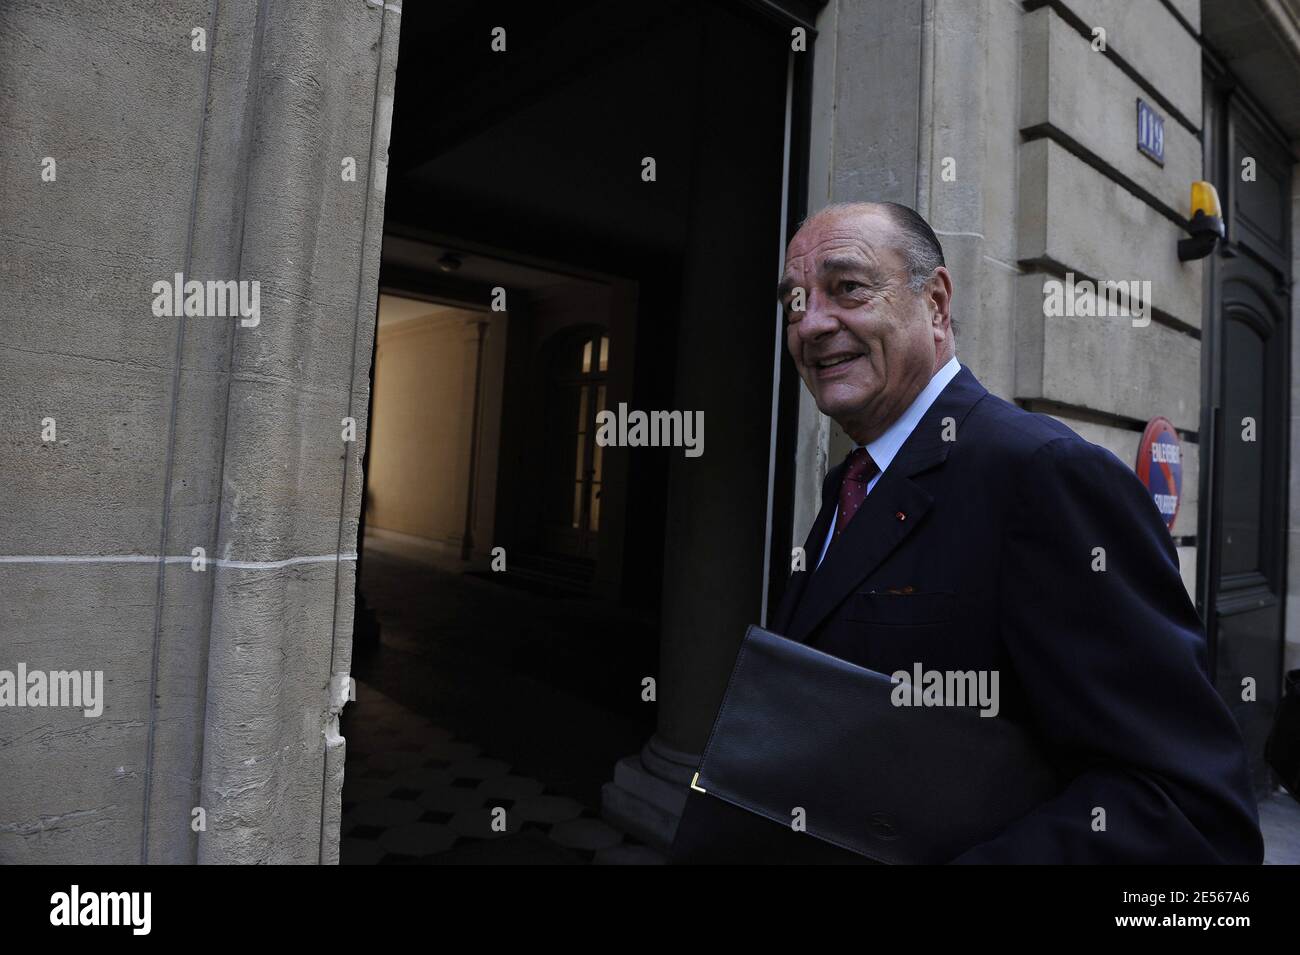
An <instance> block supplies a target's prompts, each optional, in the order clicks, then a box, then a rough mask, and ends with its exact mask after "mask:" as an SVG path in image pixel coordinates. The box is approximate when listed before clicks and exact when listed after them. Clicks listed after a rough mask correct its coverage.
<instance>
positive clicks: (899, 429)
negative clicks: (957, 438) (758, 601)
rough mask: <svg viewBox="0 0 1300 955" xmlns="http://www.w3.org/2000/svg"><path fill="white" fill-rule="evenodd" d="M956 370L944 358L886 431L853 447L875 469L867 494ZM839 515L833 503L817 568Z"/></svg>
mask: <svg viewBox="0 0 1300 955" xmlns="http://www.w3.org/2000/svg"><path fill="white" fill-rule="evenodd" d="M959 371H961V365H960V364H958V363H957V356H956V355H954V356H953V357H952V358H949V359H948V364H946V365H944V366H943V367H942V368H940V369H939V370H938V371H936V372H935V373H934V377H933V378H931V379H930V383H929V384H928V385H926V386H925V387H924V388H922V389H921V393H920V394H919V395H917V396H916V400H915V401H913V402H912V403H911V404H910V405H908V408H907V410H906V411H904V412H903V413H902V414H901V415H899V416H898V420H897V421H895V422H894V423H893V424H891V425H890V426H889V427H888V428H886V429H885V430H884V433H883V434H881V435H880V437H878V438H876V440H875V441H872V442H871V443H870V444H867V445H861V444H855V445H854V447H855V448H861V447H865V448H866V449H867V453H868V454H870V455H871V460H873V461H875V462H876V467H877V468H879V470H878V471H877V472H876V476H875V477H873V478H872V479H871V480H870V481H868V482H867V493H868V494H870V493H871V489H872V488H874V487H875V486H876V482H878V481H879V480H880V478H881V477H882V476H883V475H884V473H885V469H886V468H887V467H889V464H890V462H891V461H893V460H894V458H895V456H896V455H897V454H898V450H899V448H901V447H902V446H903V442H904V441H906V440H907V439H908V436H909V435H911V433H912V432H913V431H914V430H916V426H917V425H918V424H919V423H920V421H921V419H922V418H923V417H925V413H926V412H927V411H929V410H930V405H932V404H934V399H936V398H938V397H939V393H940V392H942V391H943V389H945V388H947V387H948V382H950V381H952V380H953V379H954V378H956V377H957V372H959ZM839 515H840V506H839V504H836V505H835V515H834V516H833V517H832V518H831V526H830V530H828V531H827V532H826V542H825V543H824V544H822V552H821V556H820V557H818V558H817V566H818V567H820V566H821V563H822V561H823V560H824V559H825V557H826V551H827V550H828V549H829V548H830V546H831V539H832V538H834V537H835V521H836V520H837V519H838V518H839Z"/></svg>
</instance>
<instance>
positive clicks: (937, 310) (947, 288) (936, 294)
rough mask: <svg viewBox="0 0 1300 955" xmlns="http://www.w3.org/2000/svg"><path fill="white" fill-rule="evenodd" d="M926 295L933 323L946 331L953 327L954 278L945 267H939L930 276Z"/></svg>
mask: <svg viewBox="0 0 1300 955" xmlns="http://www.w3.org/2000/svg"><path fill="white" fill-rule="evenodd" d="M926 295H927V297H928V298H929V300H930V314H931V315H932V316H933V317H932V319H931V321H933V322H937V323H938V324H939V325H940V326H942V327H943V328H944V329H945V330H947V329H949V328H950V327H951V317H952V276H951V275H950V274H949V273H948V270H947V269H946V268H945V267H944V266H942V265H941V266H939V267H938V268H937V269H935V270H934V274H933V275H931V276H930V281H929V282H928V283H927V285H926Z"/></svg>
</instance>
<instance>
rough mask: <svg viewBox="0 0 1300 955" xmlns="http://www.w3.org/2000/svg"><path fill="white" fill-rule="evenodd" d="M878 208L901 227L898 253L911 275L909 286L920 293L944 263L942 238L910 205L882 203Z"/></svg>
mask: <svg viewBox="0 0 1300 955" xmlns="http://www.w3.org/2000/svg"><path fill="white" fill-rule="evenodd" d="M879 205H880V207H881V208H882V209H887V210H888V211H889V217H890V218H891V219H892V220H893V221H894V225H896V226H898V232H899V236H900V238H901V242H900V243H899V247H898V251H899V252H900V253H901V254H902V256H903V261H904V262H905V263H906V264H907V272H908V274H909V275H910V276H911V281H909V282H908V283H907V287H908V288H909V289H911V290H912V291H913V292H919V291H921V289H922V287H924V285H925V282H926V280H927V279H928V278H929V277H930V276H931V275H933V274H934V270H935V269H937V268H939V266H941V265H943V264H944V261H943V246H942V245H940V244H939V237H938V236H937V235H935V234H934V230H933V229H932V228H930V223H928V222H926V221H925V219H923V218H921V214H920V213H919V212H917V211H916V210H915V209H913V208H911V207H910V206H905V205H903V204H902V203H901V202H882V203H879Z"/></svg>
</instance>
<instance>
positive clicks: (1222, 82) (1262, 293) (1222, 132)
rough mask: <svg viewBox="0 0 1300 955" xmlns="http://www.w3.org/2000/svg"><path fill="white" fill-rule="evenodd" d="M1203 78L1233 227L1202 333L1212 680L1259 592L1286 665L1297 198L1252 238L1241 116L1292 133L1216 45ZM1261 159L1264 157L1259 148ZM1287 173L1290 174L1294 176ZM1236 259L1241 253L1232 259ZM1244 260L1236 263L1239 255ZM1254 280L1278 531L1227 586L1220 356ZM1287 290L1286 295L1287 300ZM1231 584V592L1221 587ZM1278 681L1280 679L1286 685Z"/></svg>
mask: <svg viewBox="0 0 1300 955" xmlns="http://www.w3.org/2000/svg"><path fill="white" fill-rule="evenodd" d="M1203 77H1204V84H1203V122H1202V145H1203V162H1204V173H1203V175H1204V176H1205V178H1206V179H1207V180H1209V181H1210V182H1212V183H1214V184H1215V186H1216V188H1217V189H1218V190H1219V192H1220V195H1221V198H1222V204H1223V214H1224V217H1225V224H1226V226H1227V236H1226V238H1225V240H1223V241H1222V242H1221V243H1220V245H1219V248H1218V249H1216V251H1215V252H1214V253H1213V254H1212V255H1210V256H1209V257H1208V258H1206V259H1205V269H1204V276H1203V281H1204V299H1203V301H1204V308H1203V313H1202V318H1203V320H1202V336H1201V355H1202V361H1201V394H1202V400H1201V425H1200V452H1201V466H1200V487H1199V491H1200V500H1199V522H1198V524H1199V526H1198V529H1197V538H1198V540H1197V543H1198V555H1199V559H1198V561H1197V574H1196V605H1197V610H1198V612H1199V613H1200V615H1201V619H1202V620H1203V622H1204V624H1205V631H1206V639H1207V651H1208V665H1209V670H1210V676H1211V679H1212V680H1215V679H1217V677H1218V662H1219V653H1218V651H1219V629H1220V628H1219V614H1220V612H1221V611H1223V610H1226V611H1228V612H1229V613H1231V612H1236V611H1245V610H1248V609H1259V608H1260V607H1261V601H1267V600H1270V599H1273V598H1274V595H1276V601H1277V604H1278V611H1277V613H1278V641H1277V660H1276V664H1275V673H1274V674H1273V676H1275V677H1276V679H1277V680H1278V681H1279V682H1280V681H1281V679H1282V671H1283V668H1284V665H1285V653H1286V612H1287V542H1286V515H1287V514H1288V513H1289V507H1290V501H1289V474H1290V441H1289V439H1288V435H1289V421H1290V403H1289V396H1290V393H1291V374H1292V372H1291V359H1290V356H1291V336H1292V334H1293V332H1292V329H1291V323H1290V314H1291V310H1290V307H1289V304H1290V296H1289V291H1290V288H1291V275H1290V271H1291V268H1290V248H1289V245H1290V236H1291V227H1290V221H1289V203H1287V202H1284V203H1283V211H1282V214H1283V229H1282V232H1283V235H1282V247H1281V249H1280V250H1279V249H1269V248H1267V247H1265V246H1263V245H1262V244H1261V243H1260V242H1258V241H1257V240H1255V239H1254V236H1253V234H1252V233H1251V232H1249V231H1247V230H1245V229H1243V228H1241V227H1240V224H1239V223H1237V222H1236V221H1235V217H1236V198H1237V183H1238V181H1239V180H1238V175H1237V169H1236V168H1235V166H1234V161H1233V157H1232V155H1231V154H1230V150H1231V148H1232V145H1233V143H1234V141H1235V139H1236V134H1237V132H1238V128H1237V124H1238V123H1247V124H1249V126H1250V127H1251V132H1252V133H1253V134H1254V138H1256V139H1263V140H1264V142H1263V145H1265V146H1268V147H1276V149H1277V151H1278V153H1279V154H1281V155H1287V149H1286V139H1285V137H1284V136H1283V135H1282V133H1281V131H1280V130H1279V129H1278V128H1277V127H1276V125H1275V124H1274V123H1273V122H1272V121H1271V120H1270V119H1269V117H1268V115H1267V114H1266V113H1265V112H1264V111H1263V110H1262V109H1261V108H1260V107H1259V106H1258V104H1257V103H1255V101H1254V100H1253V99H1252V98H1251V96H1250V94H1249V93H1248V92H1247V91H1246V90H1245V89H1243V88H1242V87H1241V86H1240V85H1239V83H1238V82H1237V80H1236V78H1235V77H1234V76H1233V75H1232V73H1231V72H1230V71H1229V70H1228V69H1227V68H1226V67H1225V66H1224V65H1223V64H1222V63H1221V62H1220V61H1219V60H1218V59H1217V58H1216V57H1215V56H1214V54H1213V53H1212V52H1210V51H1209V50H1206V51H1205V56H1204V71H1203ZM1261 159H1262V157H1261ZM1284 182H1286V183H1288V184H1289V183H1290V177H1289V176H1288V177H1287V178H1286V179H1285V180H1284ZM1234 260H1237V261H1234ZM1239 262H1240V263H1241V264H1238V263H1239ZM1242 264H1249V265H1250V266H1251V268H1250V269H1249V271H1250V272H1255V273H1257V274H1259V273H1262V274H1263V275H1266V276H1268V277H1269V278H1270V279H1271V280H1272V282H1273V284H1274V287H1273V288H1271V289H1270V288H1268V287H1267V286H1266V285H1265V284H1263V283H1261V282H1260V281H1259V280H1258V278H1256V277H1255V276H1252V275H1250V274H1247V270H1246V269H1244V268H1242ZM1235 285H1242V286H1246V287H1249V288H1251V289H1252V290H1253V291H1254V292H1255V293H1256V294H1257V295H1258V296H1259V297H1260V298H1261V299H1262V300H1263V304H1264V305H1265V306H1266V307H1267V309H1268V310H1269V311H1272V312H1273V314H1272V315H1271V316H1270V317H1271V318H1272V320H1273V321H1274V323H1275V336H1274V337H1275V341H1273V342H1271V343H1270V345H1269V347H1270V348H1271V352H1270V353H1269V355H1268V357H1270V358H1271V359H1272V360H1274V361H1276V362H1277V365H1278V368H1277V372H1278V373H1277V382H1278V388H1279V389H1280V391H1281V398H1280V401H1279V410H1278V414H1277V415H1275V416H1274V417H1275V419H1276V420H1273V421H1271V422H1269V423H1268V428H1269V432H1268V433H1261V434H1260V435H1259V439H1260V440H1261V441H1264V442H1269V443H1270V447H1271V448H1274V449H1276V453H1274V454H1273V455H1271V456H1269V457H1267V458H1266V459H1265V461H1264V463H1263V466H1264V467H1265V468H1266V469H1267V472H1266V474H1265V476H1264V483H1263V495H1264V498H1265V500H1264V501H1262V502H1261V505H1262V508H1263V514H1262V517H1261V526H1262V527H1264V528H1265V529H1266V530H1267V531H1268V532H1269V533H1270V534H1271V536H1272V540H1271V542H1269V543H1263V542H1262V546H1261V562H1262V563H1263V565H1264V566H1262V567H1261V568H1260V573H1258V574H1252V575H1245V576H1246V577H1247V578H1257V579H1245V580H1242V581H1240V582H1239V583H1240V584H1241V586H1236V587H1232V588H1230V589H1229V590H1227V591H1226V592H1225V591H1223V590H1222V589H1221V583H1222V574H1221V569H1222V541H1221V540H1220V536H1221V530H1220V527H1219V516H1220V515H1221V513H1222V500H1223V493H1224V488H1223V487H1222V482H1221V481H1220V480H1219V478H1220V476H1221V474H1222V466H1223V460H1222V459H1223V451H1224V448H1225V447H1226V445H1225V441H1226V440H1227V438H1226V437H1225V436H1226V435H1230V434H1232V433H1233V431H1234V428H1235V425H1234V424H1233V423H1231V422H1226V421H1224V420H1223V414H1222V408H1223V388H1224V374H1225V368H1224V363H1223V361H1222V356H1223V355H1224V344H1225V327H1224V326H1225V321H1224V310H1225V307H1226V306H1228V305H1230V304H1231V303H1232V299H1233V298H1234V296H1233V295H1232V287H1233V286H1235ZM1279 294H1280V301H1279V298H1278V297H1279ZM1221 593H1225V594H1226V599H1223V598H1221V596H1220V594H1221ZM1279 690H1280V686H1279Z"/></svg>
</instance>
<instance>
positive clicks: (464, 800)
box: [340, 682, 664, 865]
mask: <svg viewBox="0 0 1300 955" xmlns="http://www.w3.org/2000/svg"><path fill="white" fill-rule="evenodd" d="M356 695H357V699H356V701H355V702H353V703H349V704H348V706H347V708H346V709H345V711H344V717H345V718H344V723H343V735H344V736H345V738H346V739H347V760H346V763H345V766H346V768H345V771H344V782H343V824H342V847H341V853H340V857H341V861H342V863H343V864H344V865H374V864H379V865H402V864H432V865H445V864H506V865H509V864H558V865H564V864H570V865H571V864H583V863H595V864H598V865H600V864H604V865H653V864H660V863H662V862H663V861H664V859H663V856H662V855H661V854H660V853H658V852H656V851H655V850H653V849H651V848H649V847H647V846H644V845H642V844H640V843H638V842H637V841H636V840H634V839H632V838H630V837H629V836H626V835H625V834H624V833H622V832H620V831H618V830H617V829H615V828H613V827H612V826H610V825H609V824H607V823H606V822H604V821H603V820H602V819H600V818H599V816H598V815H597V813H595V812H594V811H593V810H592V809H591V808H589V807H586V806H583V805H582V804H580V803H578V802H577V801H575V800H573V799H570V798H568V797H566V796H562V795H557V794H554V793H549V792H547V790H546V787H545V785H544V783H543V782H542V781H540V780H537V779H532V778H530V777H527V776H521V775H517V774H515V773H513V772H512V771H511V767H510V766H509V764H507V763H505V762H503V761H502V760H499V759H493V758H492V757H491V755H490V754H486V753H483V752H482V751H481V750H480V749H479V747H477V746H475V745H474V744H473V743H470V742H467V741H464V740H458V739H455V738H454V737H453V736H452V734H451V733H449V732H447V731H446V730H444V729H442V728H440V727H438V726H435V725H434V724H433V723H432V722H431V721H430V720H428V719H426V718H425V717H422V716H420V715H419V714H417V713H414V712H412V711H411V710H408V709H407V708H405V707H403V706H401V705H400V704H398V703H396V702H394V701H393V700H391V699H389V698H388V697H386V696H384V695H383V694H382V693H380V692H379V691H377V690H375V689H373V688H372V687H369V686H367V685H366V684H364V683H360V682H358V683H357V694H356ZM497 808H501V809H504V810H505V815H504V829H503V830H502V831H497V829H502V827H501V825H500V824H498V826H497V827H496V829H494V828H493V825H492V822H493V818H494V810H496V809H497ZM495 815H496V816H497V817H498V818H499V817H500V815H501V814H500V813H496V814H495Z"/></svg>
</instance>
